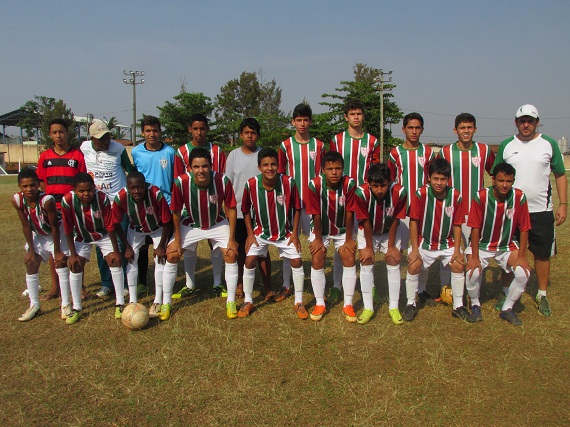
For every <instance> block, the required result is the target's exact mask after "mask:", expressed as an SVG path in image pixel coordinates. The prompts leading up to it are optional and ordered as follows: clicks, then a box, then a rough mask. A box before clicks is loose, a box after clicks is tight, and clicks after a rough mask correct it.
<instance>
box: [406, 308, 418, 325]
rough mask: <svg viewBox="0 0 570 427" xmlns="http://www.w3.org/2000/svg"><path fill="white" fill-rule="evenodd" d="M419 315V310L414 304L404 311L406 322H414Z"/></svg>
mask: <svg viewBox="0 0 570 427" xmlns="http://www.w3.org/2000/svg"><path fill="white" fill-rule="evenodd" d="M417 315H418V308H417V307H416V306H415V305H414V304H408V305H407V306H406V309H405V310H404V320H405V321H406V322H413V321H414V319H415V318H416V316H417Z"/></svg>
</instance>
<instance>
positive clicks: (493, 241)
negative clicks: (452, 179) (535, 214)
mask: <svg viewBox="0 0 570 427" xmlns="http://www.w3.org/2000/svg"><path fill="white" fill-rule="evenodd" d="M467 225H468V226H469V227H472V228H478V229H479V230H481V237H480V239H479V248H480V249H483V250H486V251H500V252H505V251H514V250H516V249H518V247H519V245H518V242H517V241H516V238H515V232H516V231H517V229H518V230H520V231H528V230H530V228H531V225H530V215H529V213H528V204H527V201H526V196H525V195H524V193H523V192H522V191H521V190H519V189H518V188H513V189H512V190H511V191H510V192H509V194H508V195H507V197H506V199H505V200H504V201H500V200H497V199H496V198H495V197H494V196H493V187H489V188H484V189H483V190H480V191H479V192H478V193H477V194H475V198H474V199H473V202H472V203H471V210H470V211H469V218H468V220H467Z"/></svg>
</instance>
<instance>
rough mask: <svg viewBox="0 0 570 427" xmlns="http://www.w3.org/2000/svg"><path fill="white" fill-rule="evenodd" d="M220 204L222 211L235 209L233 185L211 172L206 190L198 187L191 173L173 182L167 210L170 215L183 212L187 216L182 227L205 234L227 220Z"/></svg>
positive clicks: (221, 175) (222, 176) (226, 179)
mask: <svg viewBox="0 0 570 427" xmlns="http://www.w3.org/2000/svg"><path fill="white" fill-rule="evenodd" d="M222 204H223V205H224V206H225V209H231V208H235V207H236V196H235V194H234V189H233V187H232V183H231V181H230V180H229V178H228V177H227V176H225V175H224V174H221V173H216V172H214V171H211V172H210V184H209V185H208V188H200V187H198V186H197V185H196V184H195V182H194V175H193V174H191V173H190V172H186V173H184V174H182V175H180V176H179V177H178V178H176V179H175V180H174V185H173V186H172V202H171V204H170V207H171V209H172V211H173V212H175V211H182V208H185V210H186V211H187V213H188V216H186V217H185V218H183V219H182V224H184V225H187V226H189V227H194V228H201V229H203V230H207V229H208V228H210V227H212V226H213V225H215V224H217V223H219V222H221V221H223V220H224V219H226V215H225V212H224V210H223V209H222Z"/></svg>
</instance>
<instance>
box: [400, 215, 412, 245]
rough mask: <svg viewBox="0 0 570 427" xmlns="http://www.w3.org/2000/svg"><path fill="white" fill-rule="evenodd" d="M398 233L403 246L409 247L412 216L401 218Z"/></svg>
mask: <svg viewBox="0 0 570 427" xmlns="http://www.w3.org/2000/svg"><path fill="white" fill-rule="evenodd" d="M398 233H399V234H400V244H401V245H402V246H401V247H402V248H407V247H408V245H409V244H410V217H409V216H407V217H405V218H404V219H401V220H400V225H398Z"/></svg>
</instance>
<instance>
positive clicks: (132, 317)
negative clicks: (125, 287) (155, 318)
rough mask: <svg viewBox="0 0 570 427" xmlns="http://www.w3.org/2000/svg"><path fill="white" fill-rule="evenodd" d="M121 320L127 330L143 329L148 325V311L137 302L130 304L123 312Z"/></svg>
mask: <svg viewBox="0 0 570 427" xmlns="http://www.w3.org/2000/svg"><path fill="white" fill-rule="evenodd" d="M121 320H122V321H123V325H125V327H126V328H127V329H131V330H137V329H142V328H144V327H145V326H146V325H147V323H148V309H147V308H146V307H145V306H144V305H142V304H139V303H136V302H134V303H132V304H129V305H127V306H126V307H125V309H124V310H123V315H122V316H121Z"/></svg>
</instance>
